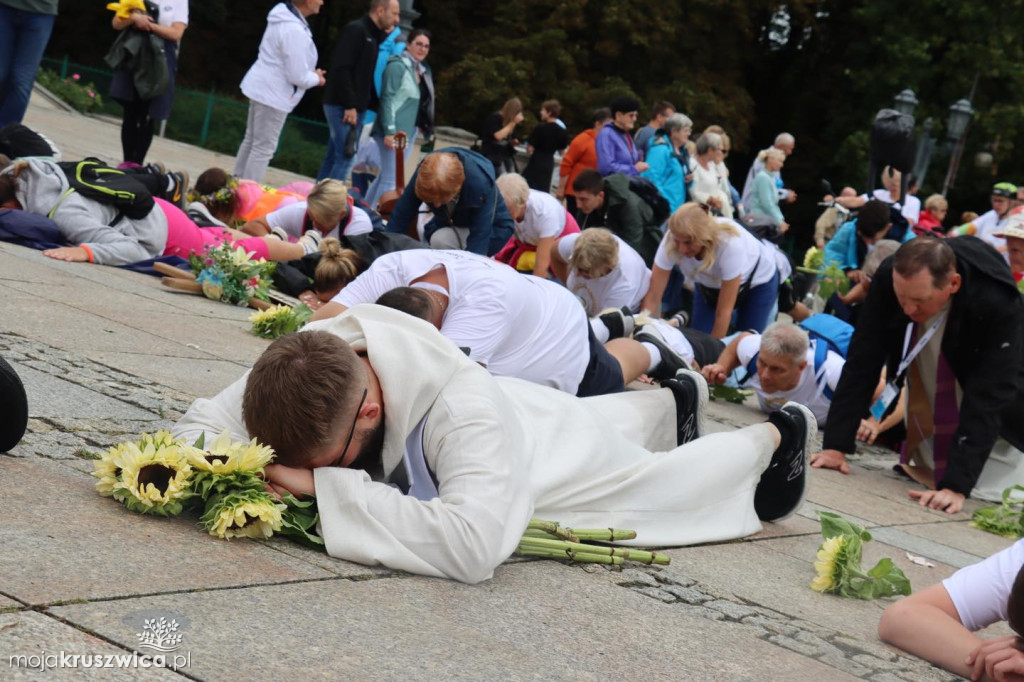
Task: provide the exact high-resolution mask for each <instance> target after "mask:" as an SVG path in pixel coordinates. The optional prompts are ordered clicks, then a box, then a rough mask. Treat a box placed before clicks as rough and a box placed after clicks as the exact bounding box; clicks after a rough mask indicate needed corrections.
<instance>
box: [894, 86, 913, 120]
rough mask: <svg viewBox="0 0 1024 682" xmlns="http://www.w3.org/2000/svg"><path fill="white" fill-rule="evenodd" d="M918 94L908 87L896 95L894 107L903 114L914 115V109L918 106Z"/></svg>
mask: <svg viewBox="0 0 1024 682" xmlns="http://www.w3.org/2000/svg"><path fill="white" fill-rule="evenodd" d="M917 104H918V102H917V95H915V94H914V91H913V90H911V89H910V88H907V89H906V90H904V91H903V92H901V93H900V94H898V95H896V98H895V99H894V100H893V108H894V109H895V110H896V111H898V112H900V113H901V114H908V115H910V116H913V115H914V109H916V108H917Z"/></svg>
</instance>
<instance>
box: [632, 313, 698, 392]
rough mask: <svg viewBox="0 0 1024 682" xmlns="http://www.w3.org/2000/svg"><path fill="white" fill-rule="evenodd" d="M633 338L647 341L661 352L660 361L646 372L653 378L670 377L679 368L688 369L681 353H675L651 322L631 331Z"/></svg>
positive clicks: (688, 366)
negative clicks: (651, 369)
mask: <svg viewBox="0 0 1024 682" xmlns="http://www.w3.org/2000/svg"><path fill="white" fill-rule="evenodd" d="M633 340H634V341H639V342H641V343H649V344H651V345H652V346H654V347H655V348H657V349H658V351H660V352H661V362H659V363H658V366H657V367H655V368H654V370H653V371H651V372H648V373H647V374H648V375H649V376H650V377H651V378H653V379H658V380H659V381H660V380H663V379H671V378H672V377H674V376H675V375H676V372H678V371H679V370H681V369H690V365H689V364H688V363H687V362H686V360H684V359H683V357H682V356H681V355H679V354H678V353H676V352H675V351H674V350H672V348H671V347H670V346H669V345H668V343H667V342H666V341H665V339H664V337H662V335H661V332H659V331H658V329H657V327H655V326H654V325H653V324H648V325H645V326H643V327H640V328H639V329H637V330H636V331H635V332H633Z"/></svg>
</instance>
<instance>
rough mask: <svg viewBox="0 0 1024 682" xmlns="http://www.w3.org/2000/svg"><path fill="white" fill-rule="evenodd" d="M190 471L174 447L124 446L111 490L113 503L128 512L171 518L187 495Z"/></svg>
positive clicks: (183, 455) (173, 444)
mask: <svg viewBox="0 0 1024 682" xmlns="http://www.w3.org/2000/svg"><path fill="white" fill-rule="evenodd" d="M191 475H192V467H191V466H190V465H189V458H188V456H187V455H186V454H185V452H184V449H183V448H182V447H181V446H179V445H178V444H177V443H173V442H172V443H171V444H170V445H165V444H160V445H156V444H154V443H153V442H149V443H146V445H145V447H144V448H140V447H139V446H138V444H136V443H126V444H125V446H124V447H123V449H122V450H121V481H120V483H118V484H117V485H116V486H115V487H114V489H113V495H114V499H116V500H118V501H119V502H123V503H124V504H125V506H126V507H128V508H129V509H131V510H132V511H137V512H142V513H152V514H163V515H165V516H167V515H174V514H178V513H180V512H181V503H182V501H184V500H185V499H188V497H189V495H190V490H189V483H190V481H189V477H190V476H191Z"/></svg>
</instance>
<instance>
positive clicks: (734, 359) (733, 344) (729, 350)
mask: <svg viewBox="0 0 1024 682" xmlns="http://www.w3.org/2000/svg"><path fill="white" fill-rule="evenodd" d="M748 336H750V332H742V333H740V334H737V335H736V338H734V339H733V340H732V341H730V342H729V345H728V346H726V347H725V349H723V350H722V354H721V355H719V356H718V364H719V365H721V367H722V369H723V370H724V371H725V373H726V374H730V373H732V371H733V370H734V369H736V368H737V367H739V366H740V356H739V347H740V341H742V340H743V339H745V338H747V337H748Z"/></svg>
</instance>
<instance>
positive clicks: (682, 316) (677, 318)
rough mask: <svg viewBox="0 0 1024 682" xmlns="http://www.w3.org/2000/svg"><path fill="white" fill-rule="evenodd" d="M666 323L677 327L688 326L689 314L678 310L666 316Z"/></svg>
mask: <svg viewBox="0 0 1024 682" xmlns="http://www.w3.org/2000/svg"><path fill="white" fill-rule="evenodd" d="M668 323H669V324H670V325H672V326H674V327H676V328H677V329H682V328H684V327H689V326H690V316H689V314H687V312H686V311H685V310H680V311H679V312H678V313H676V314H675V315H673V316H672V317H670V318H668Z"/></svg>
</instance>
